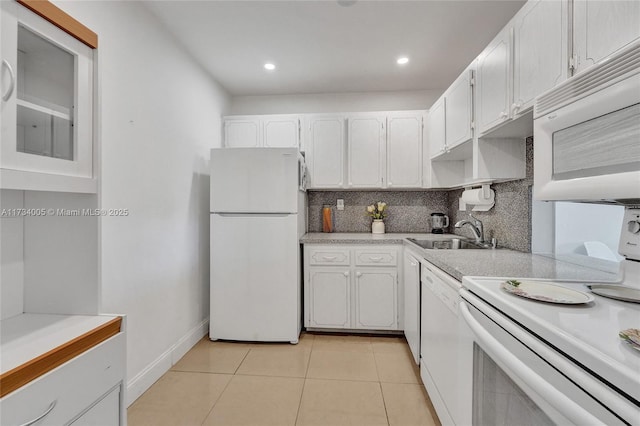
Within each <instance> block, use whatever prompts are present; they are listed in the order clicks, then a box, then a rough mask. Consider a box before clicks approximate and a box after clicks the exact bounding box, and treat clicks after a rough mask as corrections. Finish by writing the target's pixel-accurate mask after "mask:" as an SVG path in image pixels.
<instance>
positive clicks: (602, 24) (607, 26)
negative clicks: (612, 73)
mask: <svg viewBox="0 0 640 426" xmlns="http://www.w3.org/2000/svg"><path fill="white" fill-rule="evenodd" d="M573 8H574V13H573V46H574V48H573V49H574V55H575V57H576V72H580V71H583V70H585V69H586V68H589V67H590V66H591V65H593V64H595V63H597V62H599V61H601V60H602V59H604V58H606V57H607V56H609V55H611V54H612V53H614V52H615V51H617V50H619V49H620V48H622V47H624V46H626V45H628V44H629V43H631V42H632V41H634V40H637V39H638V38H640V2H639V1H637V0H631V1H622V0H619V1H618V0H617V1H594V0H575V1H574V2H573Z"/></svg>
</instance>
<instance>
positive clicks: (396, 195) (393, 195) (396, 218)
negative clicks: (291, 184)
mask: <svg viewBox="0 0 640 426" xmlns="http://www.w3.org/2000/svg"><path fill="white" fill-rule="evenodd" d="M338 199H343V200H344V210H337V209H336V207H335V205H336V200H338ZM378 201H384V202H386V203H387V217H386V218H385V219H384V223H385V228H386V232H431V221H430V220H429V217H430V215H431V213H446V212H447V209H448V200H447V193H446V192H445V191H309V232H322V206H323V205H325V204H328V205H331V206H333V207H332V208H333V215H334V223H335V232H371V218H370V217H369V216H367V206H368V205H371V204H373V203H376V202H378Z"/></svg>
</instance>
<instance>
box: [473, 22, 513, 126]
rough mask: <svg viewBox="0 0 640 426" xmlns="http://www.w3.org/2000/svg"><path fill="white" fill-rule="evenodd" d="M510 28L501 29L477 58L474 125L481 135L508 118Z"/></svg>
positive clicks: (509, 97) (509, 96)
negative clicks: (475, 119) (475, 121)
mask: <svg viewBox="0 0 640 426" xmlns="http://www.w3.org/2000/svg"><path fill="white" fill-rule="evenodd" d="M510 83H511V28H510V27H505V28H504V29H503V30H502V31H501V32H500V34H498V36H497V37H496V38H495V39H494V40H493V41H492V42H491V44H489V46H487V48H486V49H485V50H484V51H483V52H482V53H481V54H480V56H478V71H477V84H478V86H477V92H476V94H477V97H478V99H477V107H478V109H477V126H478V130H479V134H480V135H482V134H484V133H486V132H488V131H489V130H491V129H493V128H495V127H496V126H498V125H500V124H502V123H504V122H505V121H507V120H508V119H509V116H510V112H509V107H510V99H511V91H510V90H509V85H510Z"/></svg>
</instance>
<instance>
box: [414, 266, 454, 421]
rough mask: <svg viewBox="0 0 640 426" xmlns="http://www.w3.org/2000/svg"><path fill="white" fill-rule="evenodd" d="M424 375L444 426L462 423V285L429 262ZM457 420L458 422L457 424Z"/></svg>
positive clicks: (424, 300)
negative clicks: (460, 335)
mask: <svg viewBox="0 0 640 426" xmlns="http://www.w3.org/2000/svg"><path fill="white" fill-rule="evenodd" d="M421 264H422V266H421V269H422V271H421V284H422V309H421V327H420V331H421V332H420V340H421V345H420V347H421V351H420V355H421V360H420V376H421V377H422V382H423V383H424V386H425V388H426V389H427V392H428V393H429V396H430V398H431V401H432V402H433V406H434V407H435V409H436V412H437V413H438V417H439V418H440V422H441V423H442V424H443V425H452V424H456V423H457V424H461V423H460V420H461V419H459V418H457V417H458V416H459V410H458V409H457V406H458V404H459V402H458V401H460V398H461V397H462V395H460V392H459V390H460V388H459V387H458V380H459V379H460V378H459V373H460V372H459V370H458V366H459V364H458V355H459V347H458V345H459V339H458V336H459V332H458V302H459V295H458V291H459V289H460V288H461V287H462V285H461V283H460V282H459V281H457V280H456V279H454V278H452V277H451V276H449V275H448V274H446V273H445V272H443V271H441V270H440V269H438V268H436V267H435V266H433V265H432V264H430V263H429V262H426V261H423V262H421ZM456 420H457V421H456Z"/></svg>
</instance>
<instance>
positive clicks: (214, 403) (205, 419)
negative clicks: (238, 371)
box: [200, 374, 234, 426]
mask: <svg viewBox="0 0 640 426" xmlns="http://www.w3.org/2000/svg"><path fill="white" fill-rule="evenodd" d="M226 376H231V378H230V379H229V381H228V382H227V384H226V385H224V389H222V392H220V395H218V397H217V398H216V400H215V401H213V405H212V406H211V408H210V409H209V411H207V415H206V416H204V419H202V423H200V425H201V426H202V425H204V422H206V421H207V419H208V418H209V416H210V415H211V412H212V411H213V409H214V408H215V407H216V404H217V403H218V401H220V398H222V395H223V394H224V393H225V391H226V390H227V388H228V387H229V384H231V381H232V380H233V376H234V375H233V374H226Z"/></svg>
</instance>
